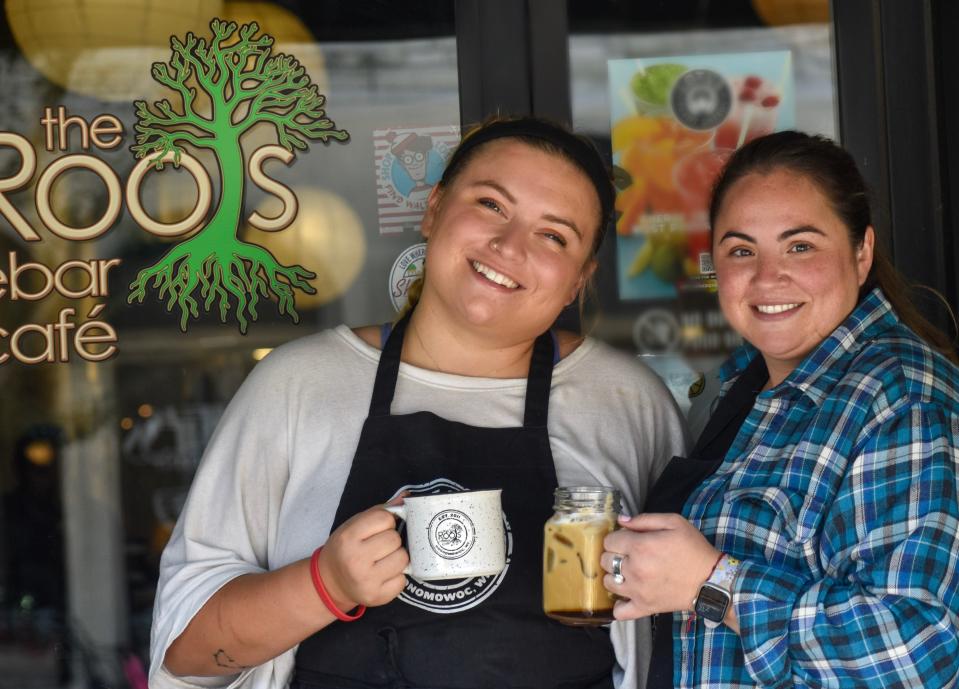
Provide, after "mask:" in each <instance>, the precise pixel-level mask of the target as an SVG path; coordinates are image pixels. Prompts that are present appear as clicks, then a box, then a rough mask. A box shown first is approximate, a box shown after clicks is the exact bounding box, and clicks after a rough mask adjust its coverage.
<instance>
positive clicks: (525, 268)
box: [421, 139, 599, 340]
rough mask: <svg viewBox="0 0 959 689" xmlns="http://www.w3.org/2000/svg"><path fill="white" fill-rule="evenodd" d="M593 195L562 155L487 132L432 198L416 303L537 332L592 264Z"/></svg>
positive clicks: (511, 334)
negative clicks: (490, 138)
mask: <svg viewBox="0 0 959 689" xmlns="http://www.w3.org/2000/svg"><path fill="white" fill-rule="evenodd" d="M598 225H599V200H598V198H597V195H596V192H595V191H594V189H593V186H592V184H591V183H590V181H589V179H588V178H587V177H586V175H585V174H584V173H583V172H581V171H580V170H579V169H578V168H577V167H576V166H575V165H573V164H572V163H570V162H569V161H567V160H565V159H564V158H562V157H560V156H557V155H554V154H551V153H547V152H545V151H543V150H540V149H538V148H534V147H532V146H529V145H527V144H525V143H523V142H521V141H517V140H515V139H502V140H498V141H493V142H490V143H489V144H486V145H484V146H483V148H482V150H480V151H478V152H477V153H476V155H475V156H474V157H473V158H472V159H471V160H470V161H469V163H468V164H467V165H466V167H464V168H463V170H462V171H461V172H460V173H459V174H458V175H457V176H456V178H455V180H454V181H453V182H452V183H451V184H450V186H449V187H448V188H445V189H443V190H442V191H439V192H437V193H435V194H434V195H433V196H431V198H430V204H429V208H428V211H427V214H426V217H425V218H424V220H423V235H424V236H425V237H426V238H427V240H428V242H429V245H428V249H427V255H426V281H425V284H424V286H423V295H422V297H421V303H423V304H426V303H429V305H430V308H431V309H439V310H441V311H442V312H443V313H444V316H445V317H446V318H448V319H449V321H448V322H450V323H457V324H460V325H463V326H466V327H474V326H481V327H483V328H489V327H490V326H495V328H496V332H497V333H502V334H503V336H504V337H505V338H508V339H511V340H517V339H524V338H529V337H535V336H536V335H539V334H540V333H542V332H544V331H545V330H546V329H547V328H549V326H550V325H551V324H552V323H553V321H554V320H555V319H556V317H557V316H558V315H559V313H560V312H561V311H562V309H563V307H565V306H566V305H567V304H569V303H570V302H571V301H573V300H574V299H575V298H576V295H577V293H578V292H579V290H580V288H581V287H582V286H583V283H584V281H585V280H586V279H587V278H588V277H589V274H590V273H591V272H592V270H593V266H594V264H595V261H593V259H592V257H591V256H592V247H593V241H594V239H595V237H596V232H597V230H598Z"/></svg>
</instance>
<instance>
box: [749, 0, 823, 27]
mask: <svg viewBox="0 0 959 689" xmlns="http://www.w3.org/2000/svg"><path fill="white" fill-rule="evenodd" d="M753 9H754V10H756V14H758V15H759V18H760V19H762V20H763V22H765V23H766V24H767V25H769V26H783V25H784V24H824V23H826V22H828V21H829V0H753Z"/></svg>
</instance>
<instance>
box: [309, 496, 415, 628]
mask: <svg viewBox="0 0 959 689" xmlns="http://www.w3.org/2000/svg"><path fill="white" fill-rule="evenodd" d="M409 561H410V558H409V554H408V553H407V552H406V549H405V548H403V545H402V541H401V540H400V535H399V532H398V531H397V530H396V518H395V517H394V516H393V515H392V514H390V513H389V512H387V511H386V510H384V509H383V508H382V507H381V506H377V507H371V508H370V509H368V510H365V511H364V512H360V513H359V514H356V515H354V516H353V517H351V518H350V519H348V520H347V521H345V522H343V523H342V524H341V525H340V526H339V527H338V528H337V529H336V530H335V531H334V532H333V533H331V534H330V537H329V539H327V541H326V544H325V545H324V546H323V551H322V552H321V553H320V561H319V567H320V577H321V578H322V579H323V585H324V586H325V587H326V590H327V591H328V592H329V594H330V596H331V597H332V598H333V601H334V602H335V603H336V604H337V606H338V607H339V608H340V610H352V609H353V608H355V607H356V606H357V605H365V606H368V607H373V606H377V605H385V604H386V603H389V602H390V601H391V600H393V599H394V598H396V597H397V596H398V595H400V592H401V591H402V590H403V587H404V586H406V575H405V574H404V573H403V569H404V568H405V567H406V565H408V564H409Z"/></svg>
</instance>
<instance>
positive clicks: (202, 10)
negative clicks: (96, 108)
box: [6, 0, 223, 101]
mask: <svg viewBox="0 0 959 689" xmlns="http://www.w3.org/2000/svg"><path fill="white" fill-rule="evenodd" d="M222 8H223V0H165V1H164V2H162V3H160V2H156V1H155V0H6V13H7V22H8V24H9V25H10V30H11V32H12V33H13V38H14V40H15V41H16V43H17V46H18V47H19V48H20V51H21V52H22V53H23V54H24V56H25V57H26V58H27V60H28V61H29V62H30V64H32V65H33V66H34V67H35V68H36V69H37V70H38V71H39V72H41V73H42V74H43V75H44V76H45V77H46V78H47V79H49V80H50V81H52V82H53V83H55V84H57V85H58V86H61V87H63V88H64V89H67V90H68V91H72V92H74V93H79V94H82V95H85V96H92V97H94V98H98V99H100V100H104V101H128V100H133V99H136V98H149V97H151V95H152V94H155V93H156V92H157V90H158V88H159V85H158V84H156V82H154V81H153V79H152V77H151V76H150V66H151V65H152V64H153V63H154V62H160V61H165V60H167V59H168V58H169V52H170V48H169V46H170V36H181V37H182V36H184V35H185V34H186V33H187V32H188V31H193V32H194V33H196V34H198V35H205V34H207V33H209V23H210V20H211V19H213V18H214V17H217V16H219V15H220V14H221V12H222Z"/></svg>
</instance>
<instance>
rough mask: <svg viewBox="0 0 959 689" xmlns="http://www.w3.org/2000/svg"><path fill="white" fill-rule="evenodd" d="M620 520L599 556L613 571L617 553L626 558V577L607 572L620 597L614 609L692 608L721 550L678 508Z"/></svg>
mask: <svg viewBox="0 0 959 689" xmlns="http://www.w3.org/2000/svg"><path fill="white" fill-rule="evenodd" d="M619 525H620V526H621V527H622V528H620V529H619V530H617V531H613V532H612V533H610V534H609V535H608V536H606V539H605V540H604V541H603V546H604V547H605V548H606V552H604V553H603V556H602V559H601V560H600V562H601V564H602V566H603V569H605V570H606V571H607V572H612V571H613V564H614V562H613V560H614V558H615V557H622V558H623V559H622V563H621V565H620V568H619V569H620V572H621V574H622V583H616V581H615V580H614V577H613V575H612V574H607V575H606V576H605V577H604V578H603V584H604V585H605V586H606V588H607V589H608V590H609V591H610V592H611V593H614V594H616V595H617V596H620V597H621V600H618V601H616V605H615V607H614V609H613V615H614V616H615V617H616V619H617V620H633V619H636V618H639V617H646V616H647V615H653V614H655V613H660V612H675V611H678V610H690V609H692V605H693V600H694V599H695V598H696V596H697V595H698V594H699V588H700V586H702V584H703V582H704V581H706V579H708V578H709V575H710V572H711V570H712V567H713V566H714V565H715V563H716V561H717V560H718V559H719V556H720V552H719V551H718V550H716V549H715V548H714V547H713V546H712V545H711V544H710V543H709V541H707V540H706V538H705V537H704V536H703V535H702V534H701V533H699V531H698V530H697V529H696V527H695V526H693V525H692V524H690V523H689V521H687V520H686V519H685V518H683V517H682V516H681V515H678V514H641V515H638V516H636V517H632V518H631V519H627V518H620V522H619Z"/></svg>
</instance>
